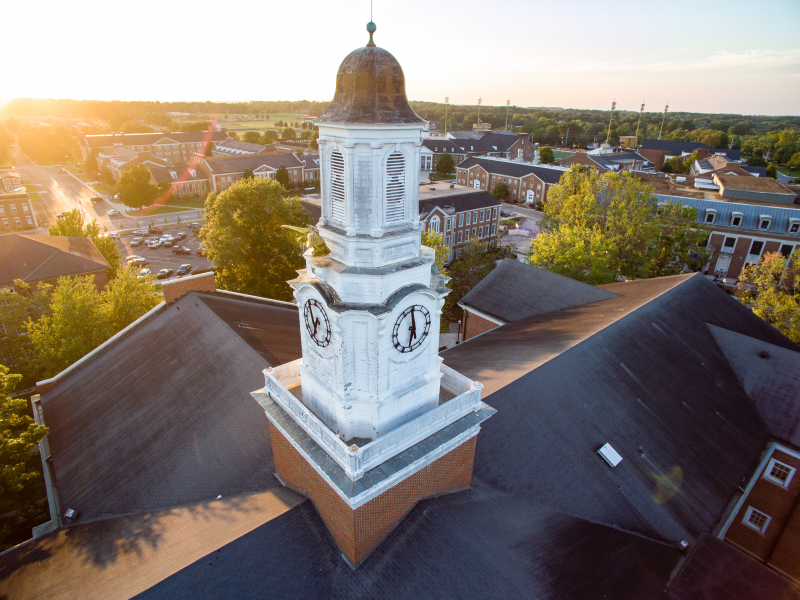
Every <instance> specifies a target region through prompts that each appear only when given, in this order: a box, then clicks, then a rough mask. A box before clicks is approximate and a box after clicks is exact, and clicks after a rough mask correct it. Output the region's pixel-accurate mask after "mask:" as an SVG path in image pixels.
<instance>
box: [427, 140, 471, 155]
mask: <svg viewBox="0 0 800 600" xmlns="http://www.w3.org/2000/svg"><path fill="white" fill-rule="evenodd" d="M422 145H423V146H424V147H425V148H427V149H428V150H431V151H433V152H449V153H450V154H461V153H462V152H464V150H462V149H461V147H459V146H456V144H455V142H454V141H453V140H439V139H436V140H432V139H430V138H428V139H425V140H422Z"/></svg>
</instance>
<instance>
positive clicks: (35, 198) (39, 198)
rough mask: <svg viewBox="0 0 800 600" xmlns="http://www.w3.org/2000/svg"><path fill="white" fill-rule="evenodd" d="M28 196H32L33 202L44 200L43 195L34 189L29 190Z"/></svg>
mask: <svg viewBox="0 0 800 600" xmlns="http://www.w3.org/2000/svg"><path fill="white" fill-rule="evenodd" d="M28 196H29V197H30V199H31V202H41V201H42V197H41V196H40V195H39V194H37V193H36V192H34V191H30V190H29V191H28Z"/></svg>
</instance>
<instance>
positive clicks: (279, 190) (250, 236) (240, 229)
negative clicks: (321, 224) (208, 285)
mask: <svg viewBox="0 0 800 600" xmlns="http://www.w3.org/2000/svg"><path fill="white" fill-rule="evenodd" d="M285 193H286V191H285V189H284V188H283V186H281V185H280V184H279V183H278V182H277V181H273V180H269V179H260V178H257V179H244V180H241V181H239V182H238V183H237V184H235V185H234V186H233V187H231V188H229V189H227V190H225V191H224V192H222V193H220V194H214V193H212V194H209V196H208V198H206V203H205V215H206V225H205V227H204V228H203V230H202V232H201V234H202V237H203V240H204V242H205V244H206V247H207V252H208V258H209V260H210V261H211V262H213V263H214V266H215V271H216V274H217V285H218V286H219V287H221V288H222V289H226V290H231V291H235V292H241V293H245V294H253V295H256V296H263V297H267V298H275V299H278V300H291V298H292V290H291V288H290V287H289V286H288V285H287V283H286V282H287V281H288V280H289V279H294V278H295V277H296V276H297V273H296V270H297V269H300V268H302V266H303V264H304V263H303V258H302V255H301V247H300V244H299V243H298V242H297V239H296V237H295V236H294V235H293V234H291V233H290V232H288V231H286V230H284V229H282V228H281V225H294V226H297V227H308V225H309V217H308V212H307V211H306V210H305V209H304V208H303V207H302V205H301V204H300V201H299V200H297V199H287V198H285Z"/></svg>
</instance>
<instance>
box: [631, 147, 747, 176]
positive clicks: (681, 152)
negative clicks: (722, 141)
mask: <svg viewBox="0 0 800 600" xmlns="http://www.w3.org/2000/svg"><path fill="white" fill-rule="evenodd" d="M638 152H639V154H641V155H642V156H643V157H644V158H646V159H647V160H649V161H650V162H651V163H653V165H654V168H655V170H656V171H660V170H661V167H663V166H664V163H665V162H666V161H668V160H669V159H670V158H672V157H674V156H683V157H687V156H689V155H690V154H692V153H694V152H697V158H701V159H702V158H709V157H711V156H714V155H722V156H725V157H727V158H728V160H731V161H741V159H742V155H741V152H740V151H739V150H733V149H729V148H712V147H711V146H709V145H707V144H703V143H702V142H679V141H673V140H647V139H645V140H642V141H641V143H640V144H639V147H638Z"/></svg>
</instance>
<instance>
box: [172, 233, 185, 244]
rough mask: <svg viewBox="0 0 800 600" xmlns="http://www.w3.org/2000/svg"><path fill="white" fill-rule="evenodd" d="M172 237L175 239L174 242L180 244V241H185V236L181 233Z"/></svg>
mask: <svg viewBox="0 0 800 600" xmlns="http://www.w3.org/2000/svg"><path fill="white" fill-rule="evenodd" d="M172 237H173V238H175V241H176V242H180V241H181V240H185V239H186V234H185V233H183V232H182V231H179V232H178V233H176V234H175V235H173V236H172Z"/></svg>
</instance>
